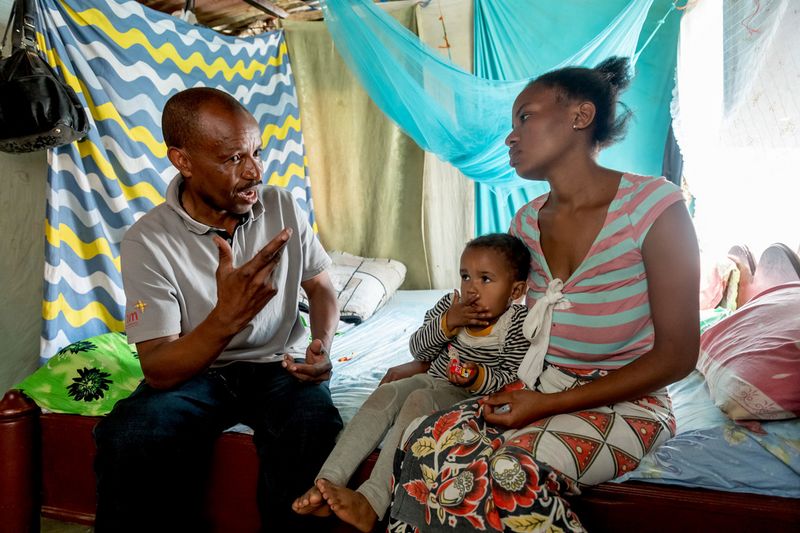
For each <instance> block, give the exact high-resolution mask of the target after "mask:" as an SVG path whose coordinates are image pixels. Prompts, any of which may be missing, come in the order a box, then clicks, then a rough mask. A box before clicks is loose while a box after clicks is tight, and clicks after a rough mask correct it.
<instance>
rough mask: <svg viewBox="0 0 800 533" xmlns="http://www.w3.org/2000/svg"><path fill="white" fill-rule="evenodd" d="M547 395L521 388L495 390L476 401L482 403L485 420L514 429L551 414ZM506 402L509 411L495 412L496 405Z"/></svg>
mask: <svg viewBox="0 0 800 533" xmlns="http://www.w3.org/2000/svg"><path fill="white" fill-rule="evenodd" d="M549 396H551V395H550V394H543V393H541V392H536V391H530V390H527V389H523V390H515V391H503V392H497V393H495V394H491V395H489V396H486V397H485V398H481V399H480V400H478V401H479V402H480V403H481V404H482V405H483V418H484V419H486V421H487V422H489V423H490V424H496V425H498V426H503V427H508V428H515V429H516V428H521V427H524V426H527V425H528V424H530V423H532V422H536V421H537V420H541V419H542V418H547V417H548V416H551V415H553V414H554V413H553V412H551V407H550V398H549ZM506 404H508V406H509V408H510V410H509V411H507V412H505V413H502V414H501V413H497V412H495V411H496V409H497V408H498V407H500V406H501V405H506Z"/></svg>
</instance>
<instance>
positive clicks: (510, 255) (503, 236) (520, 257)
mask: <svg viewBox="0 0 800 533" xmlns="http://www.w3.org/2000/svg"><path fill="white" fill-rule="evenodd" d="M470 248H472V249H475V248H488V249H490V250H495V251H496V252H499V253H500V254H501V255H502V256H503V258H504V259H505V260H506V266H508V268H509V269H511V271H512V272H513V273H514V281H525V280H527V279H528V271H529V270H530V268H531V253H530V252H529V251H528V247H527V246H525V244H524V243H523V242H522V241H521V240H519V239H518V238H517V237H514V236H513V235H509V234H508V233H489V234H488V235H481V236H480V237H476V238H474V239H472V240H471V241H469V242H468V243H467V245H466V246H465V247H464V249H465V250H468V249H470Z"/></svg>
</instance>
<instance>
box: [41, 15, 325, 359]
mask: <svg viewBox="0 0 800 533" xmlns="http://www.w3.org/2000/svg"><path fill="white" fill-rule="evenodd" d="M37 6H38V8H39V14H38V27H37V31H38V33H37V38H38V44H39V48H40V50H41V51H42V53H43V55H44V56H45V57H46V58H47V61H48V62H49V63H50V65H52V66H53V67H54V68H55V69H56V70H57V71H58V73H59V74H60V75H61V76H62V78H63V79H65V80H66V82H67V83H68V84H69V85H70V86H71V87H72V88H73V89H74V90H75V92H76V93H77V94H78V97H79V98H80V99H81V101H82V102H83V104H84V106H85V108H86V110H87V112H88V114H89V115H90V121H91V131H90V133H89V135H88V137H86V138H85V139H84V140H82V141H80V142H77V143H73V144H71V145H67V146H63V147H59V148H57V149H55V150H52V151H51V152H50V153H49V154H48V164H49V170H48V195H47V210H46V212H47V220H46V224H45V233H46V243H45V273H44V301H43V303H42V316H43V319H44V320H43V321H44V325H43V331H42V345H41V357H42V358H43V359H47V358H49V357H51V356H52V355H53V354H54V353H55V352H56V351H57V350H58V349H59V348H60V347H63V346H65V345H66V344H69V343H71V342H74V341H77V340H80V339H82V338H86V337H89V336H92V335H97V334H100V333H105V332H107V331H122V330H123V329H124V322H123V318H124V303H125V297H124V293H123V290H122V277H121V274H120V259H119V243H120V241H121V239H122V236H123V234H124V233H125V231H126V230H127V229H128V227H129V226H130V225H131V224H133V223H134V222H135V221H136V220H137V219H138V218H139V217H141V216H142V215H143V214H144V213H146V212H147V211H148V210H149V209H151V208H152V207H154V206H155V205H158V204H159V203H161V202H162V201H163V200H164V193H165V191H166V187H167V184H168V183H169V181H170V180H171V179H172V177H173V176H174V175H175V173H176V170H175V169H174V168H173V167H172V166H171V164H170V162H169V160H168V159H167V149H166V146H165V145H164V142H163V136H162V134H161V110H162V109H163V106H164V104H165V103H166V101H167V99H168V98H169V97H170V96H172V95H173V94H175V93H176V92H178V91H180V90H182V89H185V88H188V87H197V86H209V87H215V88H218V89H221V90H224V91H227V92H228V93H230V94H232V95H233V96H234V97H236V98H237V99H238V100H239V101H240V102H241V103H242V104H243V105H245V107H247V108H248V109H249V110H250V111H251V112H252V113H253V115H254V116H255V118H256V120H258V122H259V125H260V126H261V128H262V141H263V146H264V156H263V157H264V176H265V180H266V181H268V183H271V184H273V185H279V186H282V187H286V188H288V189H290V190H291V191H292V193H293V195H294V197H295V199H296V200H297V202H298V204H299V205H300V206H301V207H303V208H304V209H305V210H306V211H307V212H308V214H309V218H310V220H311V223H312V224H314V214H313V208H312V203H311V189H310V183H309V180H308V175H307V172H306V164H305V153H304V149H303V136H302V132H301V128H300V113H299V110H298V104H297V95H296V92H295V85H294V80H293V77H292V70H291V65H290V63H289V57H288V54H287V48H286V44H285V41H284V35H283V32H282V31H276V32H271V33H265V34H262V35H259V36H257V37H252V38H247V39H239V38H233V37H227V36H224V35H221V34H218V33H216V32H214V31H212V30H209V29H206V28H200V27H195V26H192V25H189V24H187V23H185V22H183V21H181V20H179V19H176V18H172V17H170V16H167V15H164V14H162V13H159V12H156V11H153V10H150V9H148V8H146V7H144V6H142V5H141V4H139V3H138V2H135V1H133V0H130V1H123V0H107V1H106V0H103V1H100V0H37Z"/></svg>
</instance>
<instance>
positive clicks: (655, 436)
mask: <svg viewBox="0 0 800 533" xmlns="http://www.w3.org/2000/svg"><path fill="white" fill-rule="evenodd" d="M628 83H629V76H628V62H627V60H626V59H622V58H611V59H608V60H606V61H604V62H603V63H601V64H600V65H598V66H597V67H595V68H591V69H589V68H574V67H570V68H564V69H560V70H557V71H553V72H550V73H547V74H544V75H543V76H541V77H539V78H537V79H536V80H534V81H533V82H532V83H531V84H530V85H529V86H528V87H527V88H526V89H525V90H524V91H523V92H522V93H521V94H520V95H519V96H518V97H517V100H516V102H515V103H514V108H513V131H512V132H511V134H510V135H509V136H508V138H507V139H506V144H507V145H508V146H509V149H510V157H511V165H512V166H513V167H514V168H515V169H516V171H517V173H518V174H519V175H520V176H521V177H523V178H525V179H531V180H547V182H548V183H549V184H550V192H549V193H547V194H545V195H543V196H542V197H539V198H537V199H535V200H533V201H532V202H530V203H529V204H527V205H525V206H524V207H522V208H521V209H520V210H519V211H518V212H517V214H516V216H515V218H514V221H513V222H512V225H511V228H510V233H511V234H512V235H516V236H518V237H519V238H521V239H522V240H523V242H525V244H526V245H527V246H528V248H529V250H530V252H531V256H532V262H531V272H530V275H529V277H528V292H527V304H528V306H529V307H531V313H533V310H534V309H538V312H539V313H540V314H541V316H542V321H541V327H540V328H539V331H537V334H536V337H535V338H534V340H533V344H534V345H537V344H538V345H539V346H541V354H539V356H538V359H537V360H535V361H529V360H527V357H526V361H525V362H523V365H522V368H521V369H520V377H521V378H522V379H523V381H525V383H526V385H527V386H526V388H525V389H522V390H515V391H510V392H499V393H496V394H491V395H489V396H487V397H485V398H483V399H481V400H480V401H467V402H462V403H460V404H458V405H456V406H454V407H453V408H451V409H449V410H447V411H445V412H441V413H437V414H435V415H433V416H431V417H429V418H427V419H426V420H425V421H424V422H423V423H422V424H421V425H420V426H419V427H418V429H417V430H416V431H414V433H413V434H411V435H410V437H409V438H408V439H407V440H406V441H405V443H404V445H403V448H402V449H401V450H400V451H399V452H398V453H400V454H404V457H402V459H403V461H402V463H401V462H400V461H396V464H398V465H401V469H400V470H399V471H396V472H395V489H394V500H393V503H392V510H391V517H392V520H391V522H390V530H391V531H409V532H410V531H414V527H417V528H419V529H420V530H422V531H464V530H470V529H481V530H483V529H486V530H489V531H492V530H498V531H502V530H504V529H510V530H523V529H524V527H528V526H530V527H533V526H537V527H536V529H537V530H538V528H539V527H542V530H544V529H545V528H548V527H547V526H552V527H553V528H554V529H557V528H561V529H563V530H564V531H581V530H583V527H582V525H581V523H580V521H579V519H578V518H577V517H576V516H575V515H574V514H573V513H572V512H571V511H570V510H569V508H568V506H567V505H566V504H565V503H564V501H563V499H562V498H561V496H562V495H565V494H576V493H579V491H580V486H581V485H593V484H597V483H601V482H603V481H607V480H609V479H612V478H614V477H617V476H619V475H621V474H623V473H624V472H626V471H628V470H630V469H633V468H635V467H636V465H637V464H638V463H639V461H640V460H641V458H642V457H643V456H644V454H646V453H648V452H649V451H651V450H653V449H655V448H656V447H658V446H659V445H660V444H661V443H662V442H663V441H664V440H666V439H667V438H669V437H670V436H671V435H673V434H674V431H675V422H674V418H673V415H672V409H671V403H670V399H669V396H668V395H667V391H666V388H665V387H666V385H668V384H670V383H672V382H674V381H676V380H678V379H681V378H682V377H684V376H685V375H686V374H688V373H689V372H690V371H691V370H692V368H694V364H695V360H696V358H697V353H698V343H699V317H698V290H699V254H698V249H697V240H696V237H695V234H694V229H693V226H692V222H691V220H690V218H689V214H688V212H687V210H686V208H685V206H684V205H683V202H682V196H681V193H680V190H679V189H678V188H677V187H675V186H674V185H672V184H670V183H669V182H667V181H666V180H664V179H663V178H650V177H643V176H636V175H632V174H627V173H623V172H620V171H616V170H611V169H608V168H604V167H602V166H600V165H598V164H597V162H596V156H597V154H598V152H599V150H600V149H602V148H604V147H606V146H608V145H609V144H611V143H613V142H614V141H615V140H617V139H619V138H620V137H621V136H622V134H623V131H624V126H625V123H626V121H627V119H628V118H629V113H626V114H624V115H623V116H621V117H617V116H616V112H615V111H616V107H617V97H618V93H619V92H620V91H621V90H623V89H624V88H625V87H626V86H627V85H628ZM537 364H538V365H539V367H540V366H541V365H542V364H543V365H544V371H543V373H542V374H541V375H540V376H538V379H537V374H536V370H537V368H538V367H537ZM499 406H508V407H510V410H508V407H504V408H503V409H502V410H500V409H498V407H499ZM501 411H502V412H501ZM526 524H527V525H526ZM515 528H517V529H515ZM519 528H523V529H519ZM548 529H549V528H548Z"/></svg>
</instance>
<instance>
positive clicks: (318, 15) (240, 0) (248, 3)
mask: <svg viewBox="0 0 800 533" xmlns="http://www.w3.org/2000/svg"><path fill="white" fill-rule="evenodd" d="M137 1H138V2H139V3H140V4H144V5H146V6H147V7H150V8H152V9H155V10H156V11H161V12H163V13H168V14H172V13H174V12H176V11H181V10H182V9H184V7H185V6H186V5H187V4H190V6H191V4H193V5H194V9H193V12H194V15H195V16H196V17H197V23H198V24H200V25H202V26H206V27H208V28H212V29H215V30H217V31H219V32H222V33H226V34H230V35H253V34H257V33H262V32H264V31H268V30H272V29H274V28H275V27H276V26H275V21H276V19H279V18H289V19H303V20H319V19H322V12H321V11H320V10H319V2H318V0H188V2H187V0H137Z"/></svg>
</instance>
